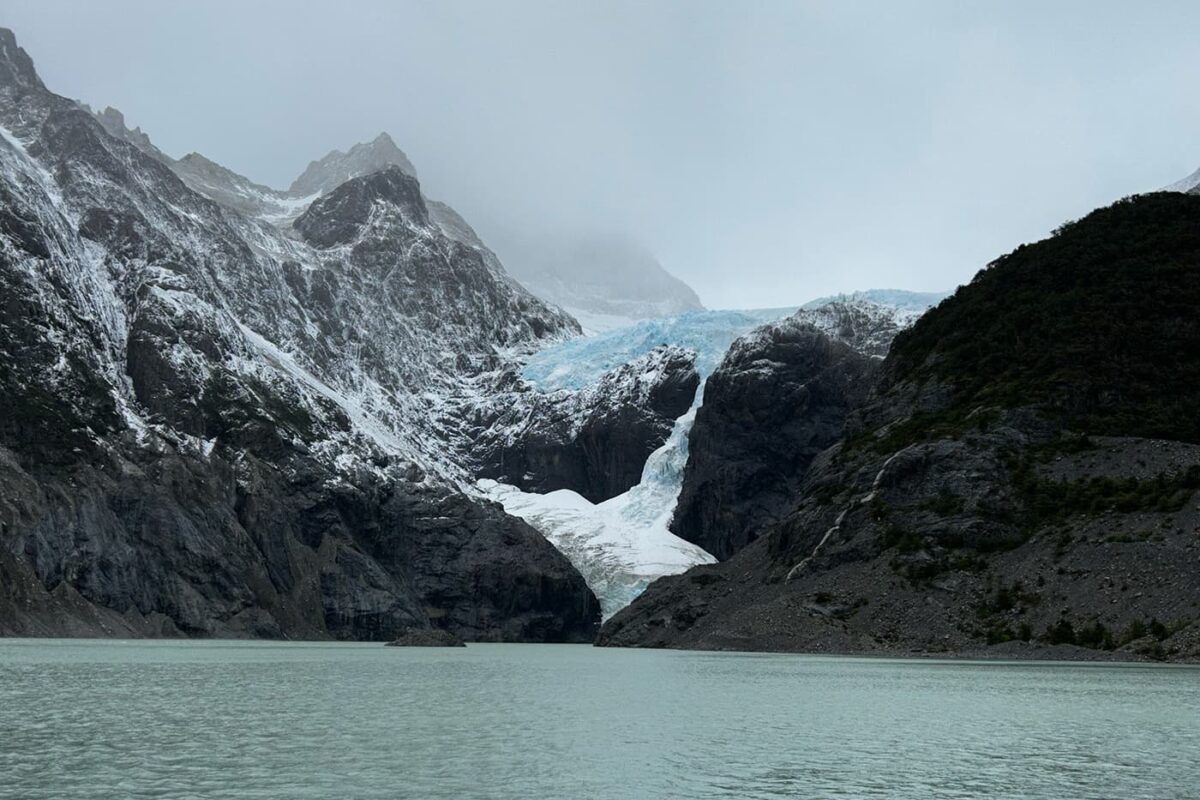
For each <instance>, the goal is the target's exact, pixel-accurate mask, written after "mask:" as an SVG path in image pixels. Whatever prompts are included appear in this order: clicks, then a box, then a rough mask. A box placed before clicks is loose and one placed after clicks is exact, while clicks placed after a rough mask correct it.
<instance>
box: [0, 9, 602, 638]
mask: <svg viewBox="0 0 1200 800" xmlns="http://www.w3.org/2000/svg"><path fill="white" fill-rule="evenodd" d="M107 116H108V117H109V119H108V123H109V125H110V126H112V127H114V128H115V126H116V125H117V124H118V123H119V124H120V126H121V130H124V131H127V129H125V128H124V122H123V121H121V120H119V119H117V118H115V117H113V115H111V114H109V115H107ZM0 128H3V136H2V137H0V199H2V201H3V202H0V285H3V286H4V288H5V291H4V297H3V299H2V300H0V575H2V576H3V577H4V580H0V612H2V613H0V633H7V634H17V633H20V634H29V635H187V636H272V637H276V636H278V637H283V636H286V637H292V638H342V639H370V640H386V639H388V638H393V637H394V636H395V635H397V633H398V632H399V631H401V630H403V629H405V628H414V627H415V628H437V629H439V630H445V631H448V632H451V633H453V634H455V635H458V636H460V637H462V638H464V639H473V640H505V641H512V640H516V641H547V640H550V641H583V640H588V639H590V638H591V637H592V635H593V632H594V630H595V626H596V624H597V621H598V607H597V604H596V601H595V598H594V596H593V595H592V593H591V592H590V591H589V590H588V589H587V587H586V585H585V584H584V582H583V580H582V578H581V577H580V576H579V574H578V572H577V571H576V570H575V569H574V568H573V567H571V565H570V563H569V562H568V561H567V560H566V559H565V558H564V557H562V556H561V555H560V554H559V553H558V552H557V551H556V550H554V548H553V547H552V546H551V545H550V544H549V543H547V542H546V541H545V539H544V538H543V537H541V536H540V535H539V534H537V533H536V531H534V530H533V529H531V528H530V527H528V526H527V525H526V524H525V523H523V522H521V521H519V520H516V519H514V518H512V517H509V516H508V515H506V514H505V513H504V512H503V511H502V509H501V508H500V507H499V506H497V505H495V504H493V503H489V502H486V501H482V500H479V499H476V498H474V497H472V496H468V495H466V494H464V491H463V489H462V488H461V487H462V486H464V485H465V484H466V483H467V480H468V478H469V477H470V476H469V474H468V473H467V472H466V471H465V470H464V469H463V467H462V465H461V464H460V463H459V462H458V461H456V459H455V457H454V453H455V452H456V451H455V444H454V443H455V442H457V441H460V440H461V438H462V436H463V431H462V430H461V429H458V428H454V427H452V426H453V423H454V421H455V420H456V419H457V418H456V417H455V416H454V415H453V414H451V413H449V412H448V411H447V409H450V408H453V407H455V406H456V404H458V403H462V402H466V401H467V400H470V399H474V398H477V397H478V396H490V395H491V394H494V393H495V391H496V388H497V387H496V386H495V385H494V381H495V380H498V379H499V377H498V376H501V375H503V374H506V372H507V371H509V370H511V369H512V368H513V361H512V359H513V356H512V355H511V354H512V353H517V352H521V351H522V350H527V349H532V348H534V347H536V346H537V345H538V343H539V342H541V341H545V340H555V339H558V338H561V337H565V336H569V335H571V334H572V333H574V332H576V331H577V330H578V327H577V326H576V325H575V323H574V322H573V321H572V320H570V319H569V318H568V317H566V316H565V315H563V314H562V313H561V312H559V311H557V310H555V309H551V308H549V307H547V306H546V305H545V304H543V303H541V302H539V301H538V300H536V299H535V298H533V297H532V296H530V295H529V294H528V293H526V292H524V291H523V290H521V289H520V288H519V287H517V286H516V285H515V284H514V283H513V282H512V281H511V280H506V279H504V278H502V277H500V276H499V275H497V274H496V272H495V271H494V270H493V269H490V268H489V267H488V266H487V265H486V264H484V263H483V259H482V256H481V255H480V254H479V253H478V252H477V251H476V250H475V249H474V248H471V247H468V246H465V245H463V244H461V243H459V242H457V241H455V240H453V239H451V238H449V237H447V236H445V235H444V234H443V233H441V232H440V230H439V229H438V228H437V227H436V226H434V225H433V224H432V223H430V222H429V220H428V219H427V217H425V216H423V214H422V209H423V206H422V200H421V197H420V190H419V186H417V185H416V182H415V179H413V178H411V177H410V176H408V175H406V174H404V173H402V172H400V171H399V170H385V171H384V172H382V173H375V174H372V175H366V176H362V177H358V178H354V179H352V180H351V181H350V182H349V183H348V184H346V185H344V186H342V187H339V188H334V189H333V190H332V191H330V192H329V193H328V194H327V195H326V196H324V197H322V198H321V200H320V201H319V205H315V207H314V208H310V209H309V211H308V214H307V215H306V218H305V222H304V224H302V225H300V226H299V227H298V228H297V229H296V230H285V229H284V227H283V226H285V225H286V221H277V223H274V224H273V223H272V222H271V221H270V220H267V219H263V218H259V217H254V216H250V215H247V214H245V213H241V212H239V211H238V209H237V208H236V207H235V204H233V203H230V202H223V203H218V202H217V201H214V200H213V199H212V198H210V197H208V196H206V194H204V193H200V192H198V191H196V190H195V189H194V188H193V187H192V186H191V185H189V183H188V182H187V181H185V180H183V179H181V177H180V175H179V174H178V173H177V172H176V171H175V169H174V167H173V165H172V164H171V163H165V162H164V161H163V160H162V159H160V158H159V157H156V156H155V155H153V154H152V153H149V152H147V150H146V149H145V148H146V147H148V144H147V142H146V141H142V140H141V139H140V138H139V137H137V136H132V135H131V134H127V133H121V131H118V134H120V135H113V134H111V133H110V132H109V131H108V130H106V126H105V125H104V124H102V122H101V121H100V120H97V118H96V117H95V115H93V114H91V113H90V112H89V111H87V110H86V109H84V108H82V107H81V106H79V105H78V104H76V103H74V102H73V101H70V100H67V99H65V98H62V97H59V96H57V95H54V94H52V93H51V92H49V91H47V90H46V89H45V88H44V86H42V84H41V81H40V80H39V79H38V78H37V76H36V73H35V72H33V69H32V63H31V62H30V61H29V59H28V57H27V56H26V55H25V53H24V52H23V51H21V50H20V49H19V48H17V46H16V43H15V40H14V38H13V37H12V34H11V32H8V31H0ZM193 161H194V160H193ZM196 163H199V162H196ZM201 166H204V167H205V169H206V170H207V171H208V172H207V173H205V174H209V175H211V176H216V177H217V178H220V179H221V180H223V181H226V182H228V181H231V180H232V178H231V177H230V175H231V173H230V174H226V173H223V172H221V171H220V170H219V169H216V166H215V165H211V164H209V165H201ZM196 174H197V175H198V174H200V173H199V172H198V173H196Z"/></svg>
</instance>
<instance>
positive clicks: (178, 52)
mask: <svg viewBox="0 0 1200 800" xmlns="http://www.w3.org/2000/svg"><path fill="white" fill-rule="evenodd" d="M0 9H2V13H0V24H3V25H6V26H9V27H12V28H13V29H14V30H15V31H16V34H17V38H18V41H20V42H21V44H22V45H23V46H24V47H25V49H26V50H28V51H29V53H30V55H32V56H33V58H34V61H35V63H36V64H37V66H38V69H39V71H40V73H41V75H42V77H43V79H44V80H45V81H46V82H47V84H48V85H49V86H50V87H51V88H52V89H54V90H56V91H58V92H59V93H61V94H65V95H67V96H71V97H77V98H79V99H81V100H84V101H86V102H88V103H90V104H92V105H93V106H96V107H103V106H104V105H113V106H115V107H117V108H120V109H121V110H122V111H123V112H125V115H126V118H127V120H128V121H129V123H130V124H131V125H140V126H141V127H142V128H143V129H144V130H146V131H147V133H149V134H150V136H151V137H152V138H153V139H154V141H155V142H156V143H157V144H158V145H159V146H160V147H161V148H163V149H164V150H165V151H167V152H168V153H170V154H171V155H175V156H181V155H183V154H184V153H186V152H189V151H191V150H197V151H199V152H202V153H204V154H205V155H207V156H209V157H210V158H212V159H214V160H216V161H219V162H222V163H224V164H226V165H227V166H229V167H231V168H233V169H235V170H237V171H239V172H242V173H244V174H246V175H248V176H250V177H251V178H254V179H256V180H259V181H261V182H265V183H269V184H271V185H275V186H280V187H286V186H287V185H288V184H289V183H290V182H291V180H292V179H293V178H294V177H295V176H296V175H297V174H298V173H299V172H300V171H301V170H302V169H303V168H304V166H305V165H306V164H307V163H308V161H310V160H311V159H314V158H317V157H319V156H321V155H323V154H324V153H325V152H327V151H328V150H330V149H332V148H334V147H338V148H342V149H344V148H345V147H347V146H349V145H350V144H352V143H354V142H356V141H360V140H364V139H369V138H372V137H373V136H374V135H375V134H376V133H378V132H379V131H380V130H387V131H388V132H389V133H391V134H392V136H393V137H394V138H395V140H396V141H397V143H398V144H399V145H400V146H401V147H402V148H403V149H404V150H405V151H406V152H407V153H408V155H409V157H410V158H411V159H412V160H413V162H414V163H415V164H416V167H417V170H418V171H419V173H420V175H421V178H422V183H423V185H424V187H425V190H426V192H427V193H428V194H429V195H430V196H433V197H437V198H439V199H443V200H446V201H448V202H450V203H451V204H452V205H454V206H455V207H457V208H458V209H459V210H460V211H461V212H462V213H463V215H464V216H466V217H467V219H468V220H469V221H471V222H472V223H473V224H475V226H476V227H477V228H478V229H479V231H480V233H481V234H482V235H483V237H484V238H485V240H486V239H488V238H489V236H490V237H492V238H494V239H497V240H502V239H504V238H505V235H506V234H511V232H516V235H518V236H529V235H535V234H537V233H538V232H539V231H542V230H545V231H547V232H548V233H551V234H554V235H557V234H559V233H561V232H564V231H567V232H570V231H580V232H591V231H605V230H616V231H624V232H628V233H629V234H630V235H632V236H634V237H636V238H638V239H640V240H642V241H643V242H645V243H646V245H647V246H649V247H650V248H651V249H652V250H653V251H654V252H655V253H657V254H658V256H659V258H660V260H661V261H662V262H663V264H664V265H665V266H666V267H667V268H668V269H670V270H671V271H672V272H674V273H675V274H676V275H678V276H680V277H681V278H683V279H684V280H686V281H687V282H689V283H690V284H692V285H693V286H694V287H695V288H696V290H697V291H698V292H699V293H700V296H701V298H702V299H703V301H704V302H705V303H706V304H707V305H709V306H710V307H753V306H778V305H785V304H795V303H799V302H802V301H804V300H807V299H809V298H811V297H813V296H816V295H821V294H828V293H831V292H835V291H841V290H851V289H856V288H870V287H895V288H911V289H940V288H948V287H950V286H953V285H955V284H957V283H961V282H963V281H965V280H967V279H969V277H970V276H971V275H972V274H973V273H974V272H975V270H977V269H978V268H979V267H981V266H982V265H983V264H984V263H986V262H987V261H988V260H990V259H991V258H993V257H995V256H997V255H999V254H1001V253H1003V252H1007V251H1008V250H1010V249H1012V248H1013V247H1014V246H1015V245H1017V244H1019V243H1020V242H1022V241H1028V240H1032V239H1036V238H1040V237H1042V236H1043V235H1045V234H1046V233H1047V232H1048V231H1049V230H1050V229H1052V228H1053V227H1055V226H1056V225H1057V224H1058V223H1060V222H1062V221H1063V220H1064V219H1067V218H1074V217H1078V216H1080V215H1082V214H1084V213H1086V212H1087V211H1088V210H1090V209H1091V208H1093V207H1095V206H1098V205H1102V204H1105V203H1108V202H1110V201H1111V200H1114V199H1116V198H1118V197H1120V196H1123V195H1126V194H1130V193H1132V192H1137V191H1145V190H1149V189H1153V188H1156V187H1158V186H1161V185H1163V184H1166V183H1169V182H1171V181H1174V180H1175V179H1177V178H1180V177H1182V176H1183V175H1184V174H1186V173H1188V172H1190V171H1192V170H1193V169H1194V168H1195V167H1196V166H1198V165H1200V136H1198V135H1197V134H1198V132H1200V92H1197V91H1196V88H1195V83H1196V78H1197V77H1198V76H1200V47H1198V46H1197V44H1196V37H1197V32H1198V31H1200V3H1190V2H1181V3H1129V2H1120V3H1104V2H1045V1H1043V2H1005V3H982V2H980V3H974V2H945V3H901V2H878V3H867V2H845V1H844V0H837V2H834V1H833V0H830V2H826V3H800V2H793V3H769V2H751V3H738V2H728V1H727V0H722V1H720V2H696V1H694V0H693V1H691V2H678V3H668V2H611V1H610V2H596V3H591V2H566V1H565V0H560V1H558V2H507V3H500V2H478V3H463V2H444V1H443V0H438V2H354V3H350V2H341V3H328V4H326V3H297V2H292V3H268V2H239V3H223V2H205V3H189V4H186V5H185V4H182V3H161V2H123V3H115V2H106V3H92V2H73V3H67V2H56V1H55V0H33V1H32V2H18V1H17V0H4V2H3V3H2V4H0ZM501 255H502V256H504V255H505V253H504V252H503V251H502V252H501Z"/></svg>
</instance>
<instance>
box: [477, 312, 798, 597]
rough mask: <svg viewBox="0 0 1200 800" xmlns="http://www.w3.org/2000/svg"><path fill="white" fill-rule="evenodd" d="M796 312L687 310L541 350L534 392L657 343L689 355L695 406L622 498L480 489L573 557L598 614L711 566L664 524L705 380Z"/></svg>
mask: <svg viewBox="0 0 1200 800" xmlns="http://www.w3.org/2000/svg"><path fill="white" fill-rule="evenodd" d="M795 310H796V308H795V307H791V308H774V309H755V310H749V311H741V310H723V311H689V312H685V313H683V314H678V315H676V316H672V317H663V318H659V319H649V320H643V321H641V322H638V323H637V324H635V325H631V326H628V327H625V328H620V329H617V330H611V331H608V332H605V333H601V334H598V335H594V336H585V337H581V338H577V339H570V340H567V341H565V342H561V343H558V344H554V345H551V346H549V347H546V348H544V349H542V350H540V351H538V352H537V353H535V354H534V355H533V356H531V357H530V358H529V359H528V360H527V361H526V363H525V366H524V367H523V369H522V373H521V374H522V377H523V378H525V380H526V381H528V382H529V383H530V384H531V385H533V386H534V387H536V388H537V389H538V390H539V391H545V392H552V391H556V390H559V389H571V390H579V389H583V388H585V387H587V386H591V385H593V384H594V383H596V381H598V380H599V379H600V378H601V376H603V375H604V374H605V373H607V372H609V371H610V370H612V369H615V368H617V367H620V366H622V365H624V364H627V363H629V362H631V361H633V360H635V359H637V358H638V357H640V356H642V355H645V354H646V353H649V352H650V351H651V350H653V349H654V348H656V347H659V346H661V345H664V344H671V345H677V346H680V347H686V348H689V349H691V350H693V351H695V353H696V369H697V371H698V372H699V373H700V379H701V384H700V388H699V389H698V390H697V391H696V399H695V400H694V401H693V403H692V407H691V408H690V409H689V410H688V412H687V413H686V414H684V415H683V416H682V417H680V418H679V419H678V420H676V421H675V426H674V427H673V428H672V430H671V435H670V436H669V437H668V438H667V441H666V442H665V443H664V444H663V445H662V446H661V447H660V448H658V450H656V451H654V452H653V453H652V454H651V455H650V457H649V458H648V459H647V460H646V465H645V467H644V468H643V469H642V477H641V481H640V482H639V483H638V484H637V485H636V486H634V487H633V488H632V489H630V490H629V491H627V492H625V493H623V494H620V495H618V496H616V497H613V498H611V499H609V500H606V501H604V502H602V503H591V502H589V501H588V500H587V499H586V498H584V497H582V496H581V495H579V494H578V493H576V492H573V491H570V490H569V489H560V490H558V491H555V492H549V493H547V494H536V493H533V492H523V491H521V490H520V489H518V488H516V487H515V486H510V485H507V484H502V483H497V482H496V481H492V480H482V481H479V482H478V483H477V487H478V488H479V490H480V491H481V492H482V493H483V494H484V495H485V496H486V497H488V498H489V499H492V500H495V501H497V502H499V503H500V504H501V505H503V506H504V510H505V511H507V512H508V513H510V514H512V515H514V516H517V517H521V518H522V519H524V520H525V521H526V522H528V523H529V524H530V525H532V526H533V527H534V528H536V529H537V530H538V531H539V532H541V534H542V535H543V536H545V537H546V538H547V539H549V540H550V542H551V543H552V544H553V545H554V546H555V547H557V548H558V549H559V550H560V551H562V553H563V554H564V555H566V556H567V558H569V559H570V560H571V563H572V564H574V565H575V568H576V569H577V570H579V572H580V573H581V574H582V575H583V577H584V580H586V581H587V583H588V586H589V587H591V589H592V591H593V592H594V593H595V595H596V597H597V598H598V599H599V601H600V610H601V615H602V616H603V618H604V619H608V618H609V617H611V616H612V615H613V614H615V613H617V612H618V611H620V610H621V609H622V608H624V607H625V606H627V605H629V604H630V603H631V602H633V600H634V599H635V598H636V597H637V596H638V595H639V594H641V593H642V591H643V590H645V588H646V587H647V586H649V585H650V583H651V582H652V581H654V580H656V579H657V578H660V577H662V576H664V575H675V574H678V573H680V572H684V571H686V570H688V569H689V568H691V567H694V566H696V565H697V564H711V563H714V562H715V561H716V559H714V558H713V557H712V555H710V554H709V553H708V552H706V551H705V550H704V549H702V548H700V547H698V546H697V545H694V544H692V543H691V542H687V541H684V540H683V539H681V538H679V537H678V536H676V535H675V534H673V533H671V531H670V529H669V526H670V524H671V515H672V514H673V513H674V511H675V502H676V500H677V499H678V498H679V491H680V488H681V487H682V485H683V467H684V465H685V464H686V463H687V443H688V433H689V432H690V431H691V428H692V422H693V421H694V420H695V418H696V410H697V409H698V408H699V407H700V404H701V403H702V402H703V397H704V384H703V381H704V380H705V379H707V378H708V376H709V374H710V373H712V371H713V370H714V369H716V366H717V364H719V363H720V361H721V358H722V357H723V356H724V355H725V352H726V351H727V350H728V349H729V346H730V345H731V344H732V343H733V342H734V340H735V339H737V338H738V337H739V336H742V335H744V334H746V333H748V332H749V331H751V330H753V329H755V328H757V327H758V326H760V325H763V324H765V323H768V322H772V321H775V320H778V319H782V318H784V317H787V316H788V315H789V314H792V313H793V312H795Z"/></svg>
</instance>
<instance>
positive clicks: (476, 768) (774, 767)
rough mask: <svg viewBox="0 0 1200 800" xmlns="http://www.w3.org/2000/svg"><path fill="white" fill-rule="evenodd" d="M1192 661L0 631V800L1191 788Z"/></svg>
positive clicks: (1197, 688) (1199, 766) (1059, 798)
mask: <svg viewBox="0 0 1200 800" xmlns="http://www.w3.org/2000/svg"><path fill="white" fill-rule="evenodd" d="M1197 796H1200V669H1196V668H1188V667H1143V666H1111V665H1067V664H1013V663H1004V664H1000V663H970V662H944V661H942V662H939V661H923V660H921V661H903V660H883V659H855V658H824V657H808V656H788V655H741V654H709V653H687V652H662V651H626V650H602V649H593V648H591V647H586V646H565V645H564V646H555V645H474V646H471V647H468V648H466V649H401V648H385V647H382V646H379V645H359V644H315V643H312V644H297V643H263V642H250V643H247V642H102V641H63V640H55V641H46V640H36V641H35V640H0V797H3V798H22V800H25V799H27V798H28V799H33V798H63V797H70V798H105V800H110V799H111V798H150V797H171V798H187V797H204V798H235V797H236V798H423V799H424V798H526V797H528V798H572V799H574V798H657V797H678V798H697V797H734V798H777V797H800V798H842V797H845V798H860V797H861V798H875V797H881V798H913V799H914V800H918V799H919V800H928V799H929V798H977V797H987V798H1022V799H1025V798H1047V800H1066V799H1068V798H1120V799H1121V800H1131V799H1132V798H1188V799H1191V798H1196V797H1197Z"/></svg>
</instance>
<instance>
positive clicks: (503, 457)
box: [473, 346, 700, 503]
mask: <svg viewBox="0 0 1200 800" xmlns="http://www.w3.org/2000/svg"><path fill="white" fill-rule="evenodd" d="M695 360H696V354H695V353H694V352H691V351H688V350H684V349H682V348H679V347H666V346H665V347H660V348H657V349H655V350H652V351H651V352H649V353H647V354H646V355H644V356H642V357H641V358H638V359H636V360H634V361H631V362H630V363H628V364H625V365H624V366H621V367H618V368H616V369H614V370H612V371H610V372H608V373H605V374H604V375H603V376H601V378H600V379H599V380H598V381H597V382H596V383H594V384H592V385H590V386H588V387H587V388H585V389H581V390H577V391H572V390H567V389H564V390H560V391H557V392H552V393H545V392H538V391H536V390H531V391H527V392H525V393H524V395H523V397H524V398H528V399H527V401H526V402H521V401H515V402H512V403H510V404H508V405H506V406H505V407H503V408H497V407H495V406H488V407H486V409H485V411H486V412H499V415H498V416H493V414H492V413H486V414H485V415H484V416H482V417H481V418H479V419H476V420H475V423H476V425H477V426H478V429H479V431H480V434H479V436H478V437H477V438H476V440H475V445H474V447H473V453H474V457H475V459H476V460H477V463H478V464H479V466H478V467H477V468H476V470H475V471H476V474H477V475H478V476H480V477H483V478H494V479H496V480H498V481H500V482H502V483H507V484H509V485H512V486H516V487H517V488H519V489H521V490H523V491H526V492H536V493H538V494H544V493H546V492H552V491H556V490H558V489H571V490H573V491H575V492H578V493H579V494H580V495H582V496H583V497H585V498H587V499H588V500H589V501H591V502H593V503H599V502H602V501H604V500H608V499H610V498H613V497H616V496H617V495H619V494H621V493H622V492H625V491H628V490H629V489H630V488H632V487H633V486H635V485H636V484H637V483H638V481H639V480H640V479H641V476H642V468H643V467H644V466H645V464H646V459H647V458H649V457H650V454H651V453H653V452H654V451H655V450H657V449H658V448H659V447H661V446H662V445H663V444H664V443H665V442H666V440H667V437H668V436H669V435H670V433H671V429H672V428H673V427H674V426H675V420H676V419H678V418H679V417H681V416H683V415H684V414H685V413H687V410H688V409H689V408H691V406H692V400H693V398H694V397H695V395H696V389H697V387H698V386H699V384H700V375H699V373H697V372H696V368H695Z"/></svg>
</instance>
